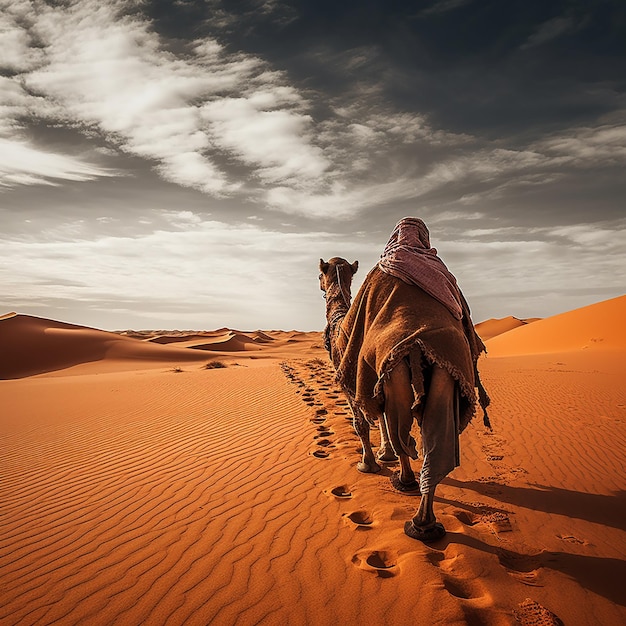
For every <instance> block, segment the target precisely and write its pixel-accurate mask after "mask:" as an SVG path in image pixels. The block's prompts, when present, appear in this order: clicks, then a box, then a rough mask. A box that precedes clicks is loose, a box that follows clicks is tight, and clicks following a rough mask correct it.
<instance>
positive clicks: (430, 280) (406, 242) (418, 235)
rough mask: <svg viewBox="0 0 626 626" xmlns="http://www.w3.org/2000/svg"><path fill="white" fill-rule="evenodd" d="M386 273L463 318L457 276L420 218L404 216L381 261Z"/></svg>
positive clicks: (381, 267) (390, 238)
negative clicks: (443, 257) (441, 255)
mask: <svg viewBox="0 0 626 626" xmlns="http://www.w3.org/2000/svg"><path fill="white" fill-rule="evenodd" d="M378 267H380V269H381V270H382V271H383V272H386V273H387V274H391V275H392V276H396V277H397V278H400V279H402V280H403V281H405V282H407V283H409V284H410V285H417V286H418V287H421V288H422V289H423V290H424V291H426V293H428V294H430V295H431V296H432V297H433V298H435V299H436V300H438V301H439V302H441V304H443V305H444V306H446V307H447V308H448V310H449V311H450V313H452V315H454V317H456V319H459V320H460V319H462V317H463V307H462V299H461V293H460V291H459V287H458V285H457V282H456V278H455V277H454V276H453V275H452V273H451V272H450V271H449V270H448V268H447V267H446V266H445V263H444V262H443V261H442V260H441V259H440V258H439V257H438V256H437V250H436V249H435V248H431V247H430V234H429V232H428V228H427V227H426V224H424V222H423V221H422V220H420V219H418V218H417V217H405V218H403V219H401V220H400V221H399V222H398V223H397V224H396V226H395V228H394V229H393V232H392V233H391V237H389V241H388V242H387V245H386V246H385V249H384V251H383V253H382V255H381V257H380V261H379V262H378Z"/></svg>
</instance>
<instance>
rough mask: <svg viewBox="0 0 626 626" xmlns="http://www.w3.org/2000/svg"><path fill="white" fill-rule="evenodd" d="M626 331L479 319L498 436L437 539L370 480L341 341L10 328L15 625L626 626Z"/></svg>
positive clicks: (2, 453) (5, 371)
mask: <svg viewBox="0 0 626 626" xmlns="http://www.w3.org/2000/svg"><path fill="white" fill-rule="evenodd" d="M625 315H626V296H622V297H620V298H614V299H612V300H607V301H605V302H600V303H597V304H594V305H591V306H588V307H583V308H581V309H577V310H575V311H571V312H568V313H563V314H561V315H557V316H553V317H550V318H546V319H542V320H533V321H532V323H530V322H531V320H521V319H517V318H514V317H509V318H503V319H500V320H487V321H486V322H483V323H481V324H479V325H477V328H478V329H479V333H480V334H481V336H482V337H483V339H485V340H486V344H487V348H488V355H487V356H486V357H482V358H481V360H480V361H479V367H480V370H481V374H482V378H483V381H484V383H485V385H486V387H487V389H488V391H489V394H490V396H491V398H492V406H491V410H490V416H491V419H492V423H493V427H494V430H493V432H490V431H486V430H485V429H484V428H483V427H482V425H481V424H480V420H474V423H472V425H470V427H469V428H468V429H467V431H466V432H465V433H464V434H463V437H462V438H461V466H460V467H459V468H457V469H456V470H455V471H454V472H453V473H452V474H451V475H450V476H449V477H448V478H447V479H446V480H445V481H444V482H443V483H442V484H441V485H440V487H439V491H438V498H437V502H436V504H435V508H436V512H437V516H438V518H439V519H440V520H441V521H442V522H443V523H444V525H445V527H446V529H447V531H448V533H447V535H446V537H445V538H444V539H443V540H441V541H439V542H437V543H433V544H431V545H429V546H427V545H425V544H423V543H421V542H418V541H414V540H412V539H410V538H408V537H407V536H406V535H405V534H404V532H403V526H404V522H405V520H407V519H409V518H410V517H411V516H412V515H413V513H414V512H415V508H416V506H417V501H419V498H417V499H416V498H415V497H411V496H407V495H404V494H401V493H398V492H395V491H394V490H393V489H392V488H391V487H390V486H389V475H390V473H391V471H392V470H393V469H395V467H394V466H393V465H392V466H390V467H388V468H385V469H384V470H383V472H382V473H381V474H378V475H371V474H367V475H365V474H359V473H358V472H357V471H356V469H355V464H356V462H357V460H358V459H359V458H360V454H359V446H358V439H357V437H356V435H355V434H354V432H353V429H352V426H351V422H350V413H349V408H348V406H347V403H346V400H345V398H344V397H343V395H342V394H341V392H340V391H339V389H338V387H337V386H336V384H335V382H334V373H333V371H332V368H331V366H330V364H329V362H328V356H327V354H326V352H325V350H324V349H323V345H322V336H321V333H319V332H299V331H275V330H271V331H270V330H264V331H261V330H256V331H241V330H234V329H229V328H220V329H217V330H213V331H197V330H193V331H167V330H159V331H124V332H121V333H110V332H105V331H101V330H97V329H93V328H87V327H84V326H79V325H74V324H67V323H64V322H57V321H53V320H48V319H43V318H38V317H33V316H29V315H21V314H15V313H12V314H8V315H5V316H2V317H0V378H2V380H0V427H1V429H2V430H1V432H2V437H0V515H1V517H0V519H1V520H2V522H1V524H0V623H1V624H2V625H3V626H5V625H7V626H9V625H11V626H18V625H19V626H23V625H28V624H48V625H52V624H54V625H55V626H57V625H62V626H63V625H70V624H72V625H73V624H78V623H84V624H90V626H105V625H107V626H108V625H109V624H113V623H119V624H142V625H143V624H146V625H160V624H164V623H167V624H168V625H177V624H198V625H203V626H204V625H206V624H209V623H210V624H215V625H218V626H221V625H229V626H230V625H232V624H257V623H264V624H316V625H320V626H326V625H328V626H331V625H332V626H335V625H336V624H338V623H339V624H359V623H368V624H395V625H400V626H403V625H405V624H406V625H409V624H411V625H412V624H416V623H418V624H420V623H424V624H430V623H440V624H458V625H459V626H460V625H461V624H468V623H470V624H473V623H476V624H486V625H488V626H500V625H505V624H506V625H509V624H510V625H513V624H522V625H523V624H535V625H549V624H551V625H555V624H568V625H569V624H576V625H578V624H581V625H587V624H623V623H626V602H625V601H624V593H623V581H624V580H625V579H626V524H625V522H624V515H623V511H624V510H625V508H626V474H625V472H624V467H626V428H625V425H626V368H625V367H624V363H625V358H626V333H625V332H624V324H623V320H624V319H625ZM414 434H415V436H416V437H419V431H418V430H417V429H416V430H415V433H414ZM415 465H416V469H419V461H418V462H416V463H415Z"/></svg>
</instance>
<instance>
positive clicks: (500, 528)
mask: <svg viewBox="0 0 626 626" xmlns="http://www.w3.org/2000/svg"><path fill="white" fill-rule="evenodd" d="M480 521H481V522H485V523H487V524H489V526H491V529H492V530H493V532H494V533H496V534H498V533H508V532H511V531H512V530H513V526H512V525H511V520H510V518H509V516H508V514H507V513H502V512H501V511H496V512H494V513H487V514H486V515H482V516H481V518H480Z"/></svg>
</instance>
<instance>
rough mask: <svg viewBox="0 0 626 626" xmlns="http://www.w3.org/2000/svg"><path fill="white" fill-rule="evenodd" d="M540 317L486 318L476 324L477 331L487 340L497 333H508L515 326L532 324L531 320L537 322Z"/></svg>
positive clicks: (510, 316)
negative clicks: (523, 318)
mask: <svg viewBox="0 0 626 626" xmlns="http://www.w3.org/2000/svg"><path fill="white" fill-rule="evenodd" d="M537 320H538V318H531V319H525V320H521V319H518V318H517V317H513V316H512V315H509V317H501V318H499V319H497V318H492V319H489V320H485V321H484V322H480V323H479V324H476V325H475V328H476V332H477V333H478V334H479V335H480V338H481V339H482V340H483V341H487V339H491V338H492V337H496V336H497V335H501V334H502V333H507V332H509V331H510V330H513V329H514V328H519V327H520V326H524V325H525V324H530V323H531V322H536V321H537Z"/></svg>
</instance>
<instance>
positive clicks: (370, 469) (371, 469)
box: [356, 461, 382, 474]
mask: <svg viewBox="0 0 626 626" xmlns="http://www.w3.org/2000/svg"><path fill="white" fill-rule="evenodd" d="M356 468H357V470H359V472H361V474H377V473H378V472H380V470H381V469H382V468H381V467H380V465H378V463H374V465H373V466H372V465H368V464H367V463H363V461H361V462H360V463H357V465H356Z"/></svg>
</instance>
